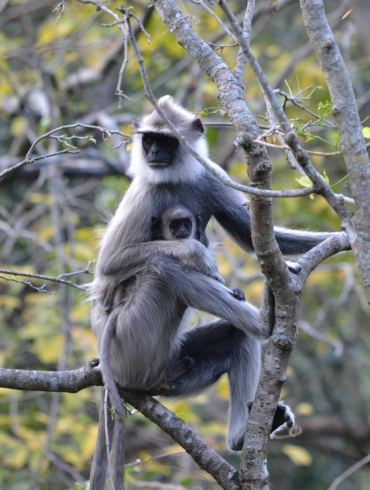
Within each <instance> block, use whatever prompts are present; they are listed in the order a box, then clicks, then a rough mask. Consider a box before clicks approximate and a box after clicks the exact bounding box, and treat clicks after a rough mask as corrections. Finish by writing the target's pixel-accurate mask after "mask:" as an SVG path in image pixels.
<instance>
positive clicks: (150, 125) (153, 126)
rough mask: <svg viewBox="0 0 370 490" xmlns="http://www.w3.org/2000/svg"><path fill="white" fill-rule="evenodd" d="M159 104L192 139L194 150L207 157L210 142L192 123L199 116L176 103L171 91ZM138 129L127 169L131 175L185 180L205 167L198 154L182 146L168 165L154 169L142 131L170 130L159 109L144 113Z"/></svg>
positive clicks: (156, 180) (151, 179)
mask: <svg viewBox="0 0 370 490" xmlns="http://www.w3.org/2000/svg"><path fill="white" fill-rule="evenodd" d="M158 105H159V107H160V108H161V109H162V110H163V112H164V113H165V114H166V116H167V117H168V119H169V120H170V121H171V122H172V123H173V124H174V125H175V126H176V128H177V129H178V130H179V131H180V133H181V134H182V135H183V136H184V137H185V138H186V139H187V140H188V141H189V142H191V144H192V146H193V148H194V150H195V151H196V152H197V153H198V154H199V155H200V156H201V157H203V158H208V145H207V141H206V139H205V138H204V136H203V134H202V133H200V131H199V130H197V129H196V128H194V127H193V123H194V121H195V120H196V119H197V118H196V116H194V114H192V113H191V112H189V111H188V110H187V109H185V108H184V107H182V106H180V105H179V104H176V103H175V102H174V101H173V99H172V97H171V96H170V95H166V96H164V97H162V98H160V99H159V101H158ZM138 129H139V131H140V132H137V133H135V134H134V137H133V144H132V150H131V164H130V168H129V170H128V173H129V175H130V176H131V177H134V178H136V177H137V178H140V179H142V180H145V181H146V182H149V183H153V184H160V183H162V182H173V183H176V182H185V181H191V180H195V179H196V178H197V177H198V176H199V174H200V173H202V172H203V171H204V168H203V166H202V165H201V164H200V163H199V162H198V160H197V159H196V158H194V157H193V156H192V155H190V154H189V153H188V152H187V151H186V148H184V147H182V146H180V149H179V158H178V159H177V161H176V162H174V163H173V164H172V165H171V166H170V167H168V168H161V169H152V168H150V167H149V165H148V164H147V162H146V159H145V154H144V152H143V148H142V134H141V131H154V132H158V133H170V134H171V131H170V130H169V129H168V127H167V126H166V124H165V123H164V121H163V120H162V119H161V118H160V116H159V114H157V112H156V111H154V112H152V113H151V114H148V115H146V116H144V117H143V119H142V121H141V122H140V124H139V128H138Z"/></svg>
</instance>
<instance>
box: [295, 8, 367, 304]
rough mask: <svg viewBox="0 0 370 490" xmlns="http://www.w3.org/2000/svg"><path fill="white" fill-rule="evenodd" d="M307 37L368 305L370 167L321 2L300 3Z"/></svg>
mask: <svg viewBox="0 0 370 490" xmlns="http://www.w3.org/2000/svg"><path fill="white" fill-rule="evenodd" d="M300 3H301V9H302V14H303V20H304V24H305V27H306V30H307V33H308V36H309V38H310V40H311V43H312V44H313V47H314V49H315V52H316V55H317V57H318V59H319V62H320V66H321V69H322V71H323V73H324V76H325V79H326V82H327V84H328V88H329V92H330V95H331V98H332V103H333V108H332V114H333V116H334V119H335V121H336V123H337V127H338V133H339V135H340V140H341V145H342V149H343V156H344V160H345V162H346V166H347V169H348V175H349V182H350V187H351V192H352V194H353V197H354V200H355V203H356V212H355V214H354V216H353V218H350V219H349V220H346V221H345V222H344V229H345V230H346V232H347V234H348V236H349V239H350V242H351V244H352V247H353V253H354V255H355V258H356V263H357V267H358V268H359V271H360V274H361V277H362V280H363V283H364V286H365V291H366V294H367V298H368V300H369V301H370V212H369V210H370V163H369V156H368V154H367V151H366V146H365V141H364V138H363V135H362V128H361V121H360V116H359V113H358V110H357V104H356V99H355V94H354V92H353V88H352V84H351V80H350V77H349V74H348V71H347V68H346V65H345V63H344V61H343V58H342V55H341V53H340V51H339V48H338V46H337V44H336V42H335V38H334V36H333V33H332V31H331V29H330V26H329V24H328V21H327V19H326V16H325V10H324V5H323V3H322V1H321V0H310V1H307V0H301V2H300Z"/></svg>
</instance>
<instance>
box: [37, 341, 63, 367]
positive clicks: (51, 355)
mask: <svg viewBox="0 0 370 490" xmlns="http://www.w3.org/2000/svg"><path fill="white" fill-rule="evenodd" d="M63 344H64V338H63V336H62V335H53V336H52V337H40V338H38V339H37V340H35V342H34V343H33V345H32V347H31V348H30V352H32V353H34V354H36V355H37V356H38V357H39V359H40V361H41V362H44V363H45V364H51V363H52V362H56V361H57V360H58V359H59V356H60V352H61V350H62V348H63Z"/></svg>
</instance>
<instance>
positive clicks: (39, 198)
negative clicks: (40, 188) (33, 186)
mask: <svg viewBox="0 0 370 490" xmlns="http://www.w3.org/2000/svg"><path fill="white" fill-rule="evenodd" d="M30 202H32V203H34V204H50V203H51V196H49V195H48V194H43V193H42V192H35V193H33V194H32V196H31V197H30Z"/></svg>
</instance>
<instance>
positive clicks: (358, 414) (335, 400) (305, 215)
mask: <svg viewBox="0 0 370 490" xmlns="http://www.w3.org/2000/svg"><path fill="white" fill-rule="evenodd" d="M230 3H231V4H232V6H233V10H234V12H236V13H237V14H238V16H239V18H240V19H242V16H243V11H244V9H245V4H244V3H245V2H240V1H236V0H234V1H233V2H230ZM368 3H369V2H368V1H367V0H356V1H354V2H350V5H348V4H346V2H338V1H335V0H326V1H325V6H326V9H327V14H328V18H329V20H330V23H331V26H332V28H333V29H334V32H335V35H336V39H337V41H338V43H339V46H340V48H341V50H342V53H343V55H344V58H345V60H346V62H347V66H348V68H349V70H350V73H351V76H352V80H353V84H354V88H355V91H356V98H357V99H358V104H359V109H360V113H361V117H362V119H363V120H364V121H365V120H366V118H367V117H368V116H369V108H370V60H369V56H370V39H369V32H370V31H369V29H368V25H369V19H370V5H369V4H368ZM107 5H108V6H109V7H110V8H111V9H113V10H114V8H116V7H118V6H119V5H120V2H108V4H107ZM128 5H131V6H132V7H133V11H134V12H135V13H136V14H137V15H138V16H139V17H140V18H141V19H142V21H143V23H144V25H145V28H146V29H147V31H148V33H149V34H150V36H151V43H152V45H153V51H152V50H151V48H150V46H149V45H148V43H147V39H146V37H145V36H144V35H143V33H142V32H140V30H139V29H137V37H138V42H139V46H140V48H141V50H142V53H143V56H144V58H145V62H146V66H147V69H148V73H149V77H150V80H151V82H152V87H153V89H154V93H155V95H156V96H158V97H160V96H162V95H165V94H171V95H173V96H174V97H175V98H176V100H177V101H179V102H180V103H182V104H183V105H185V106H186V107H187V108H189V109H190V110H191V111H194V112H195V113H200V112H202V113H203V116H202V118H203V121H204V122H205V124H207V127H208V140H209V145H210V149H211V155H212V158H213V159H214V160H215V161H216V162H218V163H219V164H220V165H222V166H223V167H224V168H226V169H227V170H228V171H229V173H230V175H231V176H232V178H234V179H235V180H238V181H240V182H247V175H246V166H245V161H244V158H243V154H242V152H236V151H235V148H234V147H233V139H234V138H235V132H234V130H233V128H232V127H227V126H224V127H218V126H214V125H212V124H213V123H214V122H223V123H225V122H227V120H226V118H225V116H224V115H223V114H224V113H223V111H222V107H220V104H219V101H218V99H217V90H216V86H215V85H214V84H213V83H212V82H211V81H210V80H209V79H208V78H206V77H205V76H204V75H203V74H202V73H201V71H200V70H199V68H198V67H197V66H196V65H195V64H194V62H193V61H192V60H191V59H190V58H189V57H188V56H187V55H186V54H185V52H184V51H183V49H182V48H181V47H180V46H179V45H178V44H177V43H176V41H175V39H174V38H173V36H172V35H171V34H170V33H169V32H167V30H166V27H165V26H164V24H163V23H162V21H161V19H160V17H159V15H158V14H157V13H156V12H155V10H154V8H153V6H151V5H150V4H149V5H147V4H144V3H143V0H131V2H129V3H126V4H125V6H128ZM180 6H181V8H182V9H185V10H186V11H187V12H188V14H189V15H190V16H191V20H192V23H193V25H194V27H195V29H196V30H197V32H198V33H199V34H200V35H201V36H202V37H203V38H204V39H205V40H206V41H207V42H212V43H214V44H217V43H221V44H232V40H231V39H230V38H228V36H225V35H224V33H223V30H222V28H221V27H220V26H219V25H218V24H217V22H216V21H215V19H214V18H212V17H211V16H210V15H209V14H208V13H207V12H206V11H204V10H201V8H200V7H199V6H198V5H195V4H194V3H191V2H190V1H189V0H186V1H185V0H184V3H183V2H182V1H180ZM56 7H57V2H55V1H54V0H42V1H41V0H29V1H27V0H23V1H19V0H10V1H9V0H2V1H1V2H0V26H1V32H0V155H1V156H0V170H3V169H5V168H7V167H9V166H10V165H13V164H15V163H17V162H19V161H21V160H22V159H23V158H24V156H25V154H26V152H27V150H28V149H29V147H30V145H31V143H32V142H33V141H34V140H35V139H36V138H37V137H38V136H40V135H42V134H44V133H45V132H47V131H49V130H50V129H53V128H55V127H58V126H61V125H65V124H73V123H75V122H77V121H80V122H83V123H85V124H93V125H100V126H104V127H107V128H110V129H120V130H121V131H123V132H125V133H131V132H132V122H133V121H134V120H135V118H137V117H138V116H139V115H141V114H142V113H145V112H147V111H150V110H151V107H150V105H149V103H148V102H147V101H146V100H145V98H144V93H143V85H142V81H141V79H140V76H139V70H138V65H137V63H136V62H135V60H134V58H133V55H132V53H131V51H130V52H129V62H128V65H127V67H126V70H125V73H124V77H123V83H122V90H123V92H124V94H125V95H126V96H127V97H129V98H130V99H127V98H125V97H122V98H121V100H119V98H118V97H117V96H116V95H115V89H116V84H117V79H118V72H119V69H120V66H121V64H122V60H123V46H124V43H123V40H122V38H121V35H120V32H119V31H118V29H117V27H113V28H112V27H111V28H107V27H102V26H101V24H102V23H105V24H108V23H111V22H112V19H111V18H109V17H108V16H107V15H106V14H104V13H101V12H100V13H97V12H96V11H95V9H94V7H93V6H91V5H83V4H80V3H78V2H76V1H72V0H69V1H68V3H67V5H66V11H65V12H64V15H63V16H62V17H61V18H60V19H59V21H58V22H56V20H57V19H56V12H53V9H55V8H56ZM213 8H214V10H215V12H217V13H218V14H219V15H221V12H220V11H219V10H218V9H217V8H216V7H215V6H214V7H213ZM351 8H353V10H352V11H351V12H350V13H349V14H348V11H349V9H351ZM346 12H347V14H348V15H347V16H345V18H343V16H344V14H345V13H346ZM342 18H343V19H342ZM365 19H367V22H365ZM252 45H253V50H254V52H255V54H256V55H257V56H258V58H259V60H260V63H261V65H262V67H263V69H264V70H265V72H266V74H267V76H268V78H269V80H270V81H271V83H272V84H273V86H274V88H280V89H281V90H283V91H284V92H286V93H287V94H288V95H289V94H296V93H298V92H299V91H300V90H301V89H304V88H308V87H310V86H311V87H316V90H314V91H313V93H312V94H311V96H310V98H308V99H307V100H304V101H302V103H303V105H304V106H305V107H306V108H308V109H309V110H311V111H313V112H314V113H315V114H320V111H321V115H322V113H323V111H324V109H320V106H325V105H327V104H328V103H329V110H328V111H327V112H328V114H327V118H328V119H329V120H331V116H330V97H329V94H328V90H327V88H326V84H325V80H324V78H323V76H322V73H321V71H320V69H319V66H318V63H317V60H316V58H315V56H314V55H313V50H312V48H311V47H310V46H309V44H308V39H307V36H306V34H305V30H304V27H303V22H302V17H301V14H300V9H299V5H298V2H296V1H292V0H281V1H280V2H279V3H278V2H275V1H273V0H272V1H271V2H270V1H269V0H259V1H257V7H256V15H255V18H254V27H253V36H252ZM215 49H216V48H215ZM218 53H220V55H221V56H222V58H223V59H224V60H225V62H226V63H227V64H228V65H229V66H230V67H231V68H233V67H234V65H235V59H236V55H237V48H235V47H231V48H230V47H229V48H224V49H223V50H222V52H220V49H218ZM311 92H312V90H308V91H307V92H304V93H303V95H304V96H305V95H308V94H309V93H311ZM246 100H247V103H248V105H249V107H250V109H251V111H252V112H253V114H254V115H255V116H256V117H257V118H258V122H259V123H260V124H266V121H265V119H264V117H265V112H266V110H265V107H264V104H263V99H262V97H261V92H260V88H259V86H258V83H257V82H256V80H255V79H254V78H253V76H252V74H251V71H250V69H249V67H247V77H246ZM281 100H282V102H283V99H281ZM205 109H206V110H205ZM286 110H287V113H288V115H289V117H290V118H292V119H294V120H295V124H296V126H297V127H298V128H300V127H302V126H303V125H304V124H306V123H307V122H309V121H310V120H315V118H314V117H313V116H312V115H311V114H309V113H307V112H305V111H303V110H300V109H299V108H297V107H296V106H294V105H292V104H289V103H287V105H286ZM260 116H261V117H260ZM364 126H370V123H367V122H364ZM310 131H311V133H312V135H314V136H315V137H316V136H318V137H319V138H320V139H317V138H309V139H311V140H313V141H311V142H310V141H307V142H304V139H305V137H303V136H302V142H303V143H304V144H305V146H306V148H309V149H315V150H317V151H326V152H330V151H333V147H332V146H330V144H331V145H333V144H336V143H337V140H336V137H335V130H333V129H330V128H327V127H325V125H322V126H318V127H316V126H315V127H312V128H311V129H310ZM64 132H65V133H66V134H67V133H68V136H72V135H77V136H91V137H89V138H88V139H78V138H74V139H73V140H71V144H73V145H75V146H76V147H78V148H80V150H81V152H80V153H79V154H76V155H59V156H56V157H53V158H47V159H45V160H40V161H38V162H36V163H34V164H33V165H32V166H25V167H23V168H22V169H20V170H19V171H17V172H15V173H13V174H11V175H10V176H9V177H7V178H6V179H3V180H2V181H1V182H0V185H1V195H0V239H1V250H0V267H1V268H2V269H7V270H9V269H14V270H17V271H22V272H31V273H35V274H44V275H48V276H53V277H56V276H58V275H60V274H66V273H71V272H76V271H83V270H85V269H86V267H87V265H88V263H89V261H90V260H94V259H95V258H96V256H97V248H98V243H99V236H100V233H101V230H102V228H103V227H104V223H105V221H106V217H107V215H108V214H109V212H114V210H115V208H116V206H117V204H118V203H119V201H120V199H121V198H122V195H123V193H124V192H125V190H126V189H127V188H128V185H129V181H128V179H127V178H126V177H125V172H126V169H127V166H128V160H129V152H128V151H127V150H126V146H125V145H123V146H121V147H119V148H115V147H116V146H117V145H119V144H120V143H121V139H120V138H119V137H117V136H112V137H107V136H106V135H105V137H104V138H103V137H102V134H101V133H100V132H98V131H94V130H92V131H89V132H87V131H86V130H79V129H74V130H71V131H69V132H68V131H67V130H66V131H64ZM333 135H334V136H333ZM306 139H307V137H306ZM94 140H96V142H94ZM270 142H275V141H274V139H273V138H271V140H270ZM63 148H66V147H65V146H60V145H59V143H58V142H57V141H56V140H44V141H43V142H42V143H40V144H39V145H38V146H37V148H36V152H35V155H37V156H41V155H45V154H48V153H50V152H55V151H59V150H61V149H63ZM269 151H270V150H269ZM270 156H271V160H272V162H273V187H274V188H275V189H293V188H299V187H300V185H299V183H298V182H297V181H296V179H299V178H300V175H299V174H298V173H297V172H294V171H291V170H290V169H289V165H288V163H287V160H286V157H285V154H284V153H282V152H278V151H277V150H271V151H270ZM313 160H314V163H315V165H316V168H317V169H319V171H320V173H324V172H325V173H326V175H327V176H328V178H329V179H330V184H335V183H336V182H338V181H340V180H342V179H344V180H343V181H342V182H341V183H339V184H338V185H337V186H336V187H335V189H336V191H337V192H342V193H343V194H345V195H347V196H350V191H349V188H348V185H347V180H346V179H345V177H346V170H345V165H344V162H343V159H342V158H341V157H336V158H324V157H320V156H319V157H313ZM274 213H275V218H276V223H277V224H282V225H284V226H290V227H294V228H297V229H299V228H308V229H311V230H327V231H334V230H339V226H340V224H339V220H338V218H337V216H336V215H335V213H334V212H333V211H332V210H331V209H329V207H328V205H327V204H326V202H325V201H324V200H323V199H322V198H320V197H315V198H314V199H311V198H309V197H307V198H300V199H280V200H279V199H275V202H274ZM209 235H210V237H211V239H212V241H214V242H217V243H218V244H219V245H218V247H217V249H216V253H217V259H218V263H219V268H220V272H221V274H222V275H223V276H224V277H225V279H226V282H227V284H228V285H230V287H240V288H242V289H244V290H245V292H246V296H247V298H248V300H249V301H251V302H252V303H254V304H256V305H258V304H259V303H260V300H261V293H262V285H263V284H262V275H261V273H260V271H259V267H258V264H257V263H256V261H255V260H254V259H253V258H252V257H247V256H246V254H244V253H242V252H241V251H240V249H239V248H238V247H237V246H236V245H235V244H233V243H232V242H231V241H230V240H229V239H228V238H227V237H226V236H225V235H224V234H223V233H222V231H221V230H220V228H219V227H218V226H217V225H216V224H212V225H211V227H210V229H209ZM91 270H93V266H92V267H91ZM91 277H92V276H91V275H89V274H88V273H81V274H78V275H76V276H73V277H72V279H73V280H74V282H75V283H77V284H84V283H88V282H90V281H91V280H92V279H91ZM5 278H8V279H9V278H12V279H16V278H15V277H14V276H9V275H6V276H3V275H1V277H0V292H1V296H0V320H1V321H0V361H1V367H9V368H19V369H34V370H54V369H74V368H77V367H80V366H82V365H83V364H85V363H86V362H87V361H88V360H89V359H90V358H91V357H94V356H95V355H96V344H95V339H94V336H93V334H92V333H91V331H90V327H89V303H88V301H87V297H86V295H85V294H84V293H83V292H81V291H79V290H78V289H72V288H67V287H66V286H63V285H60V284H56V283H50V282H47V283H46V286H45V289H46V291H47V292H49V293H53V294H45V292H39V291H36V290H35V289H32V288H31V287H30V286H29V285H26V284H23V283H19V282H9V281H7V280H6V279H5ZM18 279H19V278H18ZM27 280H28V279H27ZM31 282H32V284H33V285H36V286H38V287H40V286H42V284H44V282H43V281H40V280H36V279H33V280H31ZM199 316H201V317H202V315H197V314H195V315H194V322H196V321H197V317H199ZM369 347H370V333H369V307H368V305H367V302H366V298H365V296H364V293H363V291H362V288H361V283H360V280H359V277H358V273H357V270H356V268H355V266H354V261H353V257H352V255H351V254H349V253H346V254H342V255H340V256H339V257H336V258H335V259H331V260H330V261H327V262H326V263H325V264H324V265H322V266H321V267H320V268H319V269H318V270H317V271H316V272H314V273H313V274H312V275H311V277H310V279H309V281H308V283H307V285H306V287H305V292H304V296H303V302H302V313H301V331H300V336H299V341H298V345H297V347H296V349H295V352H294V354H293V357H292V361H291V365H290V368H289V371H288V373H287V374H288V381H287V383H286V384H285V387H284V390H283V391H284V395H283V396H284V400H285V402H286V403H288V404H289V405H291V406H292V407H293V409H294V411H295V413H296V414H297V417H298V419H297V422H298V426H299V427H300V428H301V429H302V432H301V434H300V435H298V436H297V437H294V438H281V439H278V440H276V441H273V442H272V443H271V446H270V458H269V465H268V468H269V471H270V474H271V488H272V489H273V490H277V489H284V490H293V489H297V488H300V490H312V489H315V490H323V489H326V488H328V487H329V485H330V484H331V482H332V481H333V480H334V479H335V478H336V477H337V476H338V475H340V474H341V473H342V472H343V471H344V470H345V469H347V468H348V467H349V466H351V465H352V464H354V463H355V462H356V461H358V460H360V459H361V458H362V457H364V456H365V455H366V454H368V453H369V451H370V418H369V402H370V383H369V375H370V356H369V354H368V352H369ZM227 400H228V386H227V379H222V380H221V382H220V384H219V385H218V386H217V387H215V388H214V389H213V390H212V391H211V392H209V393H208V394H204V395H201V396H198V397H197V398H195V399H191V400H186V401H171V402H166V405H167V406H168V407H169V408H170V409H172V410H173V411H174V412H175V413H176V414H177V415H179V416H180V417H182V418H183V419H185V420H186V422H187V423H189V424H190V425H191V427H192V428H193V429H194V430H196V431H197V432H198V433H199V434H200V436H201V437H203V438H204V439H205V440H206V441H207V442H208V443H209V444H210V445H211V446H212V447H213V448H214V449H215V450H217V451H218V452H220V453H221V454H222V455H223V456H224V457H225V458H227V459H228V460H229V461H230V462H231V463H232V464H234V465H235V466H236V467H238V465H239V457H238V456H237V455H232V454H229V453H228V452H227V450H226V447H225V437H226V432H227V407H228V402H227ZM99 410H100V389H98V388H96V389H90V390H84V391H82V392H80V393H78V394H74V395H72V394H62V395H59V394H54V395H51V394H44V393H37V392H30V393H27V392H20V391H10V390H6V389H0V488H1V489H32V488H40V489H50V488H53V490H62V489H72V488H76V489H77V488H84V483H83V482H84V481H85V480H87V479H88V475H89V470H90V465H91V460H92V456H93V451H94V445H95V438H96V434H97V420H98V412H99ZM126 462H127V464H128V467H127V488H128V489H131V488H132V489H134V488H158V489H169V490H172V489H173V490H175V489H180V488H189V489H191V490H197V489H214V488H217V485H216V483H215V482H214V481H213V479H212V478H211V477H210V476H209V475H207V474H206V473H205V472H203V471H201V470H200V469H199V468H198V467H197V466H196V465H195V463H194V462H192V460H191V459H190V457H189V456H188V455H186V454H185V453H184V452H183V450H182V449H181V448H180V447H179V446H177V445H176V444H174V443H173V442H172V441H171V440H170V439H169V437H168V436H166V435H165V434H164V433H162V432H161V431H160V430H159V429H158V428H157V427H156V426H154V425H153V424H151V423H149V422H148V421H147V420H145V419H144V417H143V416H141V415H140V414H135V415H133V416H130V417H129V418H128V420H127V461H126ZM148 481H150V484H148V483H146V482H148ZM369 481H370V472H369V469H368V468H366V467H364V468H362V470H360V471H358V472H356V473H355V474H354V475H352V476H351V477H350V478H348V479H347V480H346V481H345V482H343V483H342V484H341V485H340V489H341V490H359V489H361V490H365V489H370V483H369Z"/></svg>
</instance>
